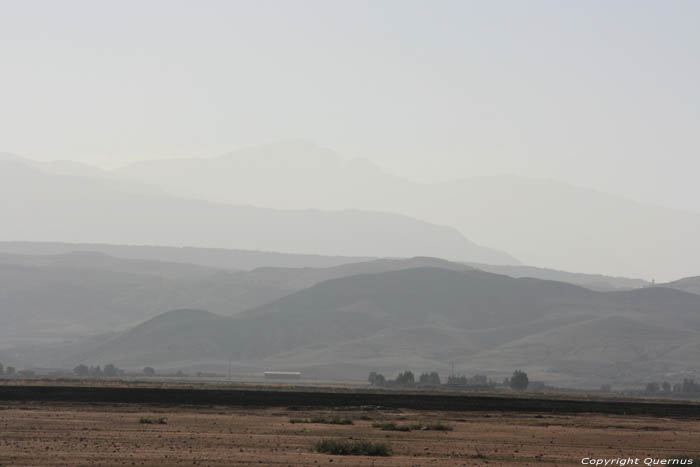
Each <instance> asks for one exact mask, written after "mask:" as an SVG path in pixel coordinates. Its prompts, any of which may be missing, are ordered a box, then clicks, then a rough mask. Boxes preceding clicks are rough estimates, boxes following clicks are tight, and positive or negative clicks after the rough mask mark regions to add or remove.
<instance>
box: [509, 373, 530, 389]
mask: <svg viewBox="0 0 700 467" xmlns="http://www.w3.org/2000/svg"><path fill="white" fill-rule="evenodd" d="M509 383H510V387H511V388H512V389H514V390H516V391H524V390H526V389H527V387H528V385H529V384H530V379H529V378H528V377H527V373H525V372H524V371H521V370H515V371H514V372H513V376H511V377H510V381H509Z"/></svg>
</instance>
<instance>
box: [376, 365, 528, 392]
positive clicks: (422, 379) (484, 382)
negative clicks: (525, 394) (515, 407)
mask: <svg viewBox="0 0 700 467" xmlns="http://www.w3.org/2000/svg"><path fill="white" fill-rule="evenodd" d="M367 381H368V382H369V384H371V385H372V386H376V387H429V386H440V385H442V381H441V379H440V375H439V374H438V373H437V372H436V371H432V372H430V373H421V375H420V376H419V377H418V379H416V377H415V375H414V374H413V372H412V371H410V370H406V371H403V372H401V373H399V374H398V375H397V376H396V378H395V379H393V380H392V379H388V378H386V377H385V376H384V375H383V374H381V373H377V372H376V371H372V372H370V374H369V377H368V378H367ZM529 384H530V380H529V378H528V376H527V373H525V372H524V371H521V370H515V371H514V372H513V375H512V376H511V377H509V378H506V379H505V380H504V381H503V385H504V386H506V387H510V388H511V389H513V390H516V391H524V390H526V389H527V387H528V385H529ZM446 385H447V386H453V387H465V388H467V387H468V388H479V389H494V388H495V387H496V383H495V382H493V381H492V380H490V379H489V378H487V377H486V375H474V376H472V377H467V376H455V375H450V376H448V377H447V382H446Z"/></svg>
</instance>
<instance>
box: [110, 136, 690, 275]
mask: <svg viewBox="0 0 700 467" xmlns="http://www.w3.org/2000/svg"><path fill="white" fill-rule="evenodd" d="M110 174H111V175H113V176H118V177H121V178H125V179H128V180H132V181H139V182H145V183H151V184H154V185H158V186H160V187H162V188H163V189H165V190H167V191H169V192H171V193H174V194H179V195H183V196H192V197H197V198H201V199H208V200H214V201H222V202H235V203H249V204H252V205H255V206H264V207H272V208H285V209H300V208H304V209H305V208H309V207H312V208H319V209H345V208H354V209H371V210H381V211H388V212H395V213H401V214H404V215H408V216H412V217H415V218H418V219H422V220H425V221H428V222H433V223H436V224H439V225H449V226H453V227H456V228H457V229H459V230H460V231H461V232H462V233H463V234H464V235H466V236H467V237H468V238H470V239H471V240H473V241H475V242H476V243H478V244H480V245H484V246H488V247H491V248H497V249H502V250H504V251H507V252H509V253H510V254H512V255H513V256H515V257H516V258H518V259H519V260H520V261H522V262H523V263H525V264H529V265H535V266H540V267H549V268H554V269H563V270H570V271H580V272H587V273H604V274H609V275H626V276H633V277H644V278H647V279H649V280H651V279H652V278H656V279H657V280H672V279H676V278H678V277H684V276H689V275H693V274H696V272H697V271H698V270H699V269H700V246H699V244H698V242H697V241H696V237H697V235H698V233H699V232H700V214H699V213H697V212H685V211H680V210H673V209H670V208H662V207H657V206H651V205H645V204H642V203H637V202H635V201H632V200H628V199H625V198H622V197H618V196H612V195H608V194H605V193H602V192H598V191H594V190H589V189H586V188H580V187H575V186H571V185H569V184H566V183H562V182H557V181H553V180H537V179H528V178H521V177H517V176H492V177H471V178H470V177H467V178H461V179H456V180H454V181H450V182H443V183H430V184H427V183H416V182H412V181H410V180H406V179H403V178H400V177H397V176H394V175H392V174H391V173H389V172H387V171H385V170H383V169H380V168H379V167H377V166H375V165H373V164H372V163H371V162H369V161H367V160H366V159H361V158H358V159H349V160H346V159H343V158H342V157H340V156H339V155H337V154H336V153H334V152H333V151H331V150H328V149H324V148H321V147H318V146H316V145H315V144H313V143H310V142H304V141H289V142H282V143H276V144H270V145H265V146H260V147H253V148H248V149H243V150H240V151H237V152H234V153H231V154H227V155H223V156H219V157H214V158H200V159H169V160H168V159H166V160H153V161H144V162H139V163H135V164H131V165H129V166H126V167H123V168H121V169H117V170H115V171H112V172H110ZM451 259H454V258H451Z"/></svg>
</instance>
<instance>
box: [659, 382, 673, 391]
mask: <svg viewBox="0 0 700 467" xmlns="http://www.w3.org/2000/svg"><path fill="white" fill-rule="evenodd" d="M661 388H662V389H663V391H664V392H671V383H669V382H668V381H664V382H663V383H662V384H661Z"/></svg>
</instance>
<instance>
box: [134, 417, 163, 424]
mask: <svg viewBox="0 0 700 467" xmlns="http://www.w3.org/2000/svg"><path fill="white" fill-rule="evenodd" d="M139 423H142V424H145V425H166V424H167V423H168V419H167V418H165V417H160V418H146V417H141V418H140V419H139Z"/></svg>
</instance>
